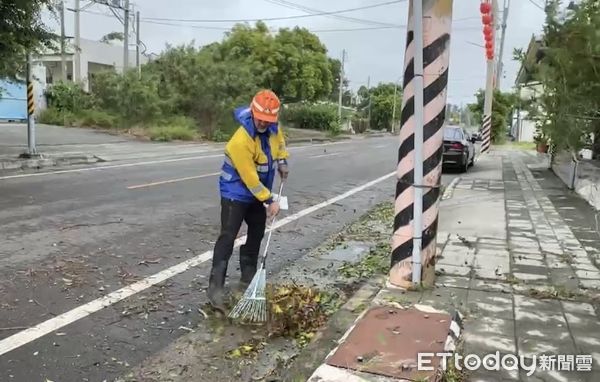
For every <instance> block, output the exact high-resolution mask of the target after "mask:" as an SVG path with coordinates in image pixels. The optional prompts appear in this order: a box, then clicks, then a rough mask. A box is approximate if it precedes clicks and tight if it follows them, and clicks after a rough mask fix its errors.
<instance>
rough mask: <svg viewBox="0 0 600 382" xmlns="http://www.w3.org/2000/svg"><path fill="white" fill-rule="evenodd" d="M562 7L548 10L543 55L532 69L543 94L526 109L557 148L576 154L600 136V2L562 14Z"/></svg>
mask: <svg viewBox="0 0 600 382" xmlns="http://www.w3.org/2000/svg"><path fill="white" fill-rule="evenodd" d="M559 5H560V2H559V1H558V0H552V1H550V2H549V3H548V6H547V7H546V24H545V26H544V36H543V40H542V50H543V57H542V58H541V61H540V62H539V64H538V65H537V67H536V68H535V70H533V71H532V75H533V77H534V79H535V80H537V81H539V82H540V83H541V85H542V87H543V94H542V95H541V96H539V97H537V98H536V99H534V100H532V102H531V103H529V105H527V107H528V111H530V112H531V114H530V115H532V116H533V117H534V118H536V119H537V121H538V128H539V130H540V132H541V133H542V134H543V135H545V136H546V137H548V138H550V141H551V142H552V144H553V146H554V147H555V148H557V149H565V150H570V151H572V152H577V151H579V149H581V148H582V147H583V146H585V145H589V144H590V143H592V142H590V136H591V134H592V133H594V135H595V136H596V137H599V136H600V97H598V94H600V34H599V33H598V30H600V2H598V1H597V0H582V1H580V2H578V4H577V5H576V6H575V7H573V8H571V10H570V11H568V12H566V13H562V14H559V13H560V12H559V11H558V8H559ZM516 53H517V54H516V56H517V58H518V59H519V60H520V61H522V62H523V63H524V62H525V57H524V55H523V54H522V52H516ZM594 143H595V144H594V146H595V149H596V150H595V151H596V152H600V150H598V146H599V144H598V142H594Z"/></svg>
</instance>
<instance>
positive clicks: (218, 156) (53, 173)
mask: <svg viewBox="0 0 600 382" xmlns="http://www.w3.org/2000/svg"><path fill="white" fill-rule="evenodd" d="M351 142H353V141H347V142H330V143H319V144H314V145H306V146H292V147H290V151H296V150H301V149H306V148H312V147H323V146H333V145H340V144H346V143H351ZM214 151H215V150H209V151H207V153H210V152H214ZM220 157H223V153H222V152H221V153H220V154H213V155H197V156H192V157H184V158H173V159H158V160H152V161H145V162H134V163H122V164H114V165H107V166H96V167H84V168H74V169H69V170H57V171H45V172H35V173H30V174H16V175H6V176H0V180H6V179H18V178H29V177H34V176H46V175H59V174H70V173H77V172H87V171H98V170H110V169H114V168H126V167H136V166H147V165H151V164H161V163H172V162H182V161H189V160H196V159H210V158H220Z"/></svg>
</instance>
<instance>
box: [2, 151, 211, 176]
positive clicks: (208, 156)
mask: <svg viewBox="0 0 600 382" xmlns="http://www.w3.org/2000/svg"><path fill="white" fill-rule="evenodd" d="M220 157H223V154H215V155H200V156H194V157H185V158H174V159H160V160H152V161H146V162H135V163H122V164H113V165H108V166H97V167H85V168H74V169H70V170H58V171H47V172H35V173H32V174H17V175H7V176H2V177H0V180H4V179H15V178H28V177H32V176H44V175H57V174H69V173H74V172H87V171H98V170H108V169H113V168H123V167H136V166H147V165H151V164H159V163H172V162H182V161H188V160H196V159H208V158H220Z"/></svg>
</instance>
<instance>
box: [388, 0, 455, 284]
mask: <svg viewBox="0 0 600 382" xmlns="http://www.w3.org/2000/svg"><path fill="white" fill-rule="evenodd" d="M452 3H453V1H452V0H413V2H412V3H411V6H410V9H409V16H408V33H407V41H406V54H405V58H404V61H405V62H404V84H403V85H404V86H403V88H404V96H403V98H402V113H401V121H400V148H399V149H398V167H397V179H398V180H397V184H396V200H395V208H394V210H395V217H394V235H393V238H392V259H391V269H390V275H389V282H390V284H391V285H392V286H397V287H401V288H407V287H411V286H413V285H414V284H415V283H421V282H422V283H423V284H426V285H429V284H432V283H433V282H434V279H435V254H436V236H437V226H438V212H439V208H438V203H439V197H440V180H441V173H442V149H443V126H444V122H445V118H446V99H447V85H448V70H449V68H448V66H449V61H450V30H451V26H452Z"/></svg>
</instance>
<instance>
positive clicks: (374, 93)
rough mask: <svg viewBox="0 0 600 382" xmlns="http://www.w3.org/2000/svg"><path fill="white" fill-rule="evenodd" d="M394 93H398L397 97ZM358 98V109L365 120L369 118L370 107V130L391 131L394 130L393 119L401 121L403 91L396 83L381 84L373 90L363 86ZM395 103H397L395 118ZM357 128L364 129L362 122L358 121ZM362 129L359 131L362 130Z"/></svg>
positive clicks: (359, 90)
mask: <svg viewBox="0 0 600 382" xmlns="http://www.w3.org/2000/svg"><path fill="white" fill-rule="evenodd" d="M394 92H396V95H395V97H394ZM358 97H359V104H358V109H359V112H360V115H361V116H362V117H363V118H368V117H369V105H370V115H371V120H370V124H369V128H371V129H373V130H388V131H390V130H391V129H392V117H394V118H395V122H396V123H397V122H398V121H399V120H400V115H401V108H402V89H400V86H398V88H397V89H396V84H394V83H380V84H379V85H377V86H376V87H373V88H371V89H367V87H366V86H361V87H360V89H358ZM394 102H395V103H396V114H395V116H394ZM357 126H360V127H362V124H361V122H360V120H357ZM360 127H359V129H358V130H360V129H361V128H360ZM355 129H356V128H355Z"/></svg>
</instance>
